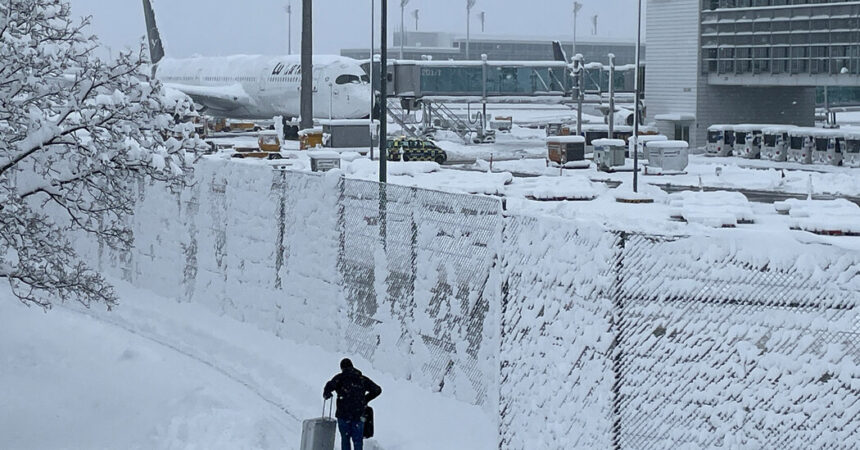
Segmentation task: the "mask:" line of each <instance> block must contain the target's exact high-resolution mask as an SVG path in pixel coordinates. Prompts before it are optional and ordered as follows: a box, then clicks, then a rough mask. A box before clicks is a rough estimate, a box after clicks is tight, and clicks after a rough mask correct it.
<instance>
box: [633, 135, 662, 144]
mask: <svg viewBox="0 0 860 450" xmlns="http://www.w3.org/2000/svg"><path fill="white" fill-rule="evenodd" d="M668 140H669V138H668V137H666V136H664V135H662V134H644V135H642V136H639V137H637V138H636V142H639V143H643V144H644V143H645V142H653V141H668ZM630 142H633V139H630Z"/></svg>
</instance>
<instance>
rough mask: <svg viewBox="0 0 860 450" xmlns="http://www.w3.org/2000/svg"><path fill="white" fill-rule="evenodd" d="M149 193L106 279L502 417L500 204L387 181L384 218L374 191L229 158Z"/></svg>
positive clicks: (106, 263) (100, 250)
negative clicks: (362, 361)
mask: <svg viewBox="0 0 860 450" xmlns="http://www.w3.org/2000/svg"><path fill="white" fill-rule="evenodd" d="M139 194H140V195H139V202H138V204H137V205H136V208H135V210H136V214H135V216H134V218H133V219H132V220H133V222H132V228H133V230H134V233H135V238H136V241H135V247H134V249H133V250H132V251H131V252H125V253H118V252H113V251H109V250H108V249H107V248H106V247H105V246H104V245H101V244H99V245H98V246H90V245H88V244H84V245H83V246H82V247H83V248H82V252H83V253H85V254H88V255H89V256H93V257H94V258H98V261H99V264H100V266H101V269H102V270H105V271H108V272H112V273H113V274H114V275H116V276H121V277H122V278H124V279H126V280H128V281H130V282H132V283H134V284H136V285H138V286H140V287H144V288H147V289H152V290H154V291H156V292H157V293H159V294H162V295H165V296H169V297H173V298H177V299H182V300H187V301H195V302H200V303H202V304H205V305H207V306H209V307H211V308H212V309H214V310H216V311H218V312H221V313H223V314H227V315H229V316H232V317H234V318H236V319H239V320H242V321H246V322H250V323H254V324H255V325H256V326H258V327H260V328H262V329H266V330H270V331H272V332H274V333H276V334H278V335H280V336H284V337H288V338H289V339H291V340H293V341H297V342H304V341H307V342H310V343H315V344H318V345H321V346H323V347H325V348H327V349H330V350H335V351H343V352H345V353H347V354H354V353H358V354H361V355H363V356H365V357H366V358H368V359H369V360H371V361H372V362H373V364H374V366H375V367H377V368H378V369H380V370H385V371H387V372H389V373H393V374H395V375H398V376H401V377H402V378H405V379H410V380H412V381H414V382H416V383H419V384H421V385H423V386H426V387H427V388H428V389H432V390H435V391H440V392H443V393H445V394H447V395H451V396H454V397H457V398H459V399H462V400H464V401H467V402H471V403H475V404H484V405H487V408H488V409H489V410H494V409H495V405H496V398H497V394H496V393H497V382H496V378H497V377H496V375H497V372H498V363H497V348H498V343H497V339H498V338H497V335H498V320H497V319H496V317H497V314H496V313H495V311H494V309H493V308H494V307H495V306H496V305H498V300H497V298H498V289H497V288H496V286H498V283H497V281H496V280H497V277H495V276H492V275H491V267H492V265H493V263H494V258H495V255H496V250H495V245H497V244H498V242H499V241H500V238H499V233H500V230H501V227H500V224H501V216H500V209H501V208H500V205H499V201H498V200H497V199H492V198H488V197H475V196H467V195H461V194H447V193H441V192H432V193H430V192H429V191H420V190H418V189H415V188H406V187H400V186H389V187H388V188H387V189H386V191H385V192H384V195H385V197H386V200H387V202H386V205H387V210H386V215H385V219H382V218H380V213H379V207H380V202H379V198H380V190H379V185H378V184H377V183H372V182H366V181H359V180H345V179H343V178H342V177H341V176H340V173H338V172H329V173H327V174H325V175H319V174H310V173H299V172H289V171H282V170H275V169H274V168H273V167H271V166H268V165H260V164H253V163H250V164H249V163H245V162H241V161H240V162H236V161H229V162H227V161H218V160H202V161H200V162H199V163H198V164H196V165H195V167H194V173H193V181H192V183H191V186H189V187H187V188H173V189H172V188H170V187H169V186H164V185H161V184H157V183H150V182H141V183H140V185H139ZM383 223H384V224H385V227H384V228H382V227H381V224H383ZM383 230H384V233H383V232H382V231H383ZM383 235H384V236H385V238H384V239H383V237H382V236H383ZM383 241H384V243H385V245H383ZM94 253H96V254H94Z"/></svg>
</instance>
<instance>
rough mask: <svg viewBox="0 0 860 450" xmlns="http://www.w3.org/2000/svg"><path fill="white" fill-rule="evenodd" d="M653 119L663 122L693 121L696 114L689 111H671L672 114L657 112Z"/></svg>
mask: <svg viewBox="0 0 860 450" xmlns="http://www.w3.org/2000/svg"><path fill="white" fill-rule="evenodd" d="M654 120H659V121H664V122H693V121H695V120H696V115H695V114H691V113H673V114H657V115H655V116H654Z"/></svg>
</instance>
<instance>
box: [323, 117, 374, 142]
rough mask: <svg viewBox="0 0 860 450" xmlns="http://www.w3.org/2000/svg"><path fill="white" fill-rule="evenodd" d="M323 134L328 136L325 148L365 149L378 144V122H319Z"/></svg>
mask: <svg viewBox="0 0 860 450" xmlns="http://www.w3.org/2000/svg"><path fill="white" fill-rule="evenodd" d="M320 125H322V130H323V134H325V135H326V136H328V140H327V141H326V142H325V147H329V148H365V147H370V146H371V145H377V144H378V143H379V138H378V133H377V132H376V130H377V129H378V127H379V121H377V120H374V121H370V120H367V119H354V120H347V119H340V120H320Z"/></svg>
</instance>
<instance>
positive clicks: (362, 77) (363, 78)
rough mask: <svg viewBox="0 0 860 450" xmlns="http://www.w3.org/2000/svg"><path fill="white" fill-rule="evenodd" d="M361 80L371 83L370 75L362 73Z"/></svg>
mask: <svg viewBox="0 0 860 450" xmlns="http://www.w3.org/2000/svg"><path fill="white" fill-rule="evenodd" d="M361 81H363V82H365V83H370V77H369V76H367V75H362V76H361Z"/></svg>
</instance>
